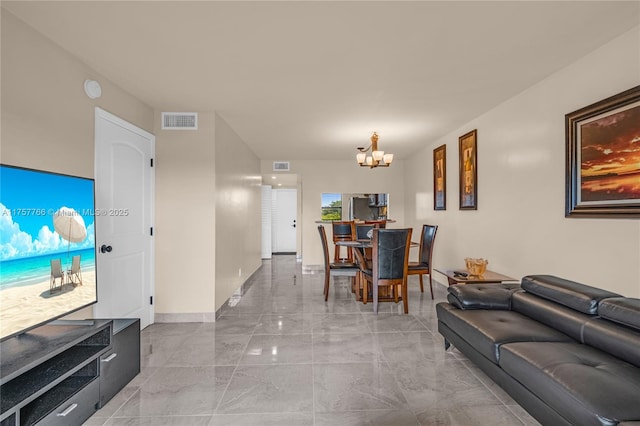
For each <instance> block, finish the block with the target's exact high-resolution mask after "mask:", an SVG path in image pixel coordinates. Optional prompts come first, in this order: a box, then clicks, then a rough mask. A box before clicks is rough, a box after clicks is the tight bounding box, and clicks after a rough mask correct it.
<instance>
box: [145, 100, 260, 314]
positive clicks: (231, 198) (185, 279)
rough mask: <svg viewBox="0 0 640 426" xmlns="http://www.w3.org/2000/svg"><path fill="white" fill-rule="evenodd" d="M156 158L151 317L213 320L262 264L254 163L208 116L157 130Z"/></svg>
mask: <svg viewBox="0 0 640 426" xmlns="http://www.w3.org/2000/svg"><path fill="white" fill-rule="evenodd" d="M157 115H158V117H159V115H160V112H157ZM156 158H157V167H156V228H157V232H156V238H157V239H156V295H157V300H158V302H157V304H156V314H157V319H159V320H160V321H185V320H188V321H213V320H214V314H215V311H216V309H218V308H219V307H220V306H221V305H222V304H223V303H224V302H225V301H226V300H227V299H228V298H229V297H230V296H231V294H232V293H233V292H234V291H235V290H236V289H237V288H238V287H240V285H242V283H243V282H244V281H245V280H246V279H247V278H248V277H249V276H250V275H251V274H252V273H253V272H255V271H256V270H257V269H258V267H260V264H261V261H260V229H261V225H260V162H259V160H258V158H257V157H256V156H255V154H253V152H252V151H251V150H250V149H249V148H248V147H247V145H246V144H245V143H244V142H243V141H242V139H240V137H239V136H238V135H237V134H236V133H235V132H234V131H233V129H231V128H230V127H229V125H228V124H227V123H226V122H225V121H224V120H223V119H222V118H221V117H220V116H218V115H217V114H215V113H200V114H199V116H198V130H195V131H176V130H173V131H167V130H161V129H160V128H159V127H157V128H156ZM256 236H257V237H256ZM239 272H240V273H239Z"/></svg>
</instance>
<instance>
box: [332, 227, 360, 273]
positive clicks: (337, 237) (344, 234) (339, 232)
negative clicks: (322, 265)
mask: <svg viewBox="0 0 640 426" xmlns="http://www.w3.org/2000/svg"><path fill="white" fill-rule="evenodd" d="M331 230H332V232H333V242H334V244H335V243H336V242H338V241H353V240H355V239H356V224H355V222H354V221H353V220H345V221H335V222H332V223H331ZM346 249H347V257H340V246H339V245H337V244H336V246H335V248H334V252H333V263H338V262H346V263H353V249H352V248H351V247H346Z"/></svg>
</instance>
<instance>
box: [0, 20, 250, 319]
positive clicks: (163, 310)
mask: <svg viewBox="0 0 640 426" xmlns="http://www.w3.org/2000/svg"><path fill="white" fill-rule="evenodd" d="M1 31H2V33H1V36H2V37H1V40H2V64H1V65H2V69H1V79H2V80H1V83H2V99H1V102H2V104H1V113H2V116H1V120H2V122H1V125H2V127H1V134H0V136H1V139H0V144H1V145H0V161H1V162H2V163H5V164H12V165H18V166H23V167H30V168H36V169H44V170H50V171H56V172H60V173H67V174H72V175H79V176H86V177H93V176H94V107H95V106H99V107H101V108H103V109H105V110H107V111H109V112H111V113H113V114H115V115H117V116H119V117H121V118H123V119H124V120H126V121H129V122H131V123H133V124H135V125H137V126H139V127H141V128H143V129H145V130H147V131H149V132H152V133H154V134H155V135H156V161H155V164H156V223H155V237H156V241H155V249H156V270H155V275H156V282H155V298H154V300H155V303H156V306H155V310H156V313H157V314H160V315H163V314H168V315H173V314H181V315H183V314H194V313H195V314H198V315H192V316H190V317H189V316H186V317H185V316H184V315H183V316H182V317H180V318H182V319H184V318H192V319H204V320H212V319H213V313H214V312H215V309H216V308H217V307H218V306H219V305H220V304H222V303H223V302H224V301H225V300H226V298H227V297H228V296H229V295H230V294H231V293H232V292H233V290H235V289H236V288H237V287H238V286H239V285H240V284H241V282H242V281H244V280H245V279H246V278H247V277H248V276H249V275H250V274H251V273H252V272H254V271H255V270H256V269H257V267H258V266H259V265H260V240H259V238H258V239H255V238H254V236H255V235H260V220H259V219H260V209H259V202H260V201H259V200H260V190H259V186H258V185H259V183H260V180H259V178H257V176H258V175H259V172H260V164H259V161H258V159H257V157H255V155H254V154H253V153H251V152H250V151H249V150H248V148H247V147H246V145H245V144H244V143H243V142H242V141H241V140H240V139H239V138H238V137H237V135H235V134H234V133H233V131H232V130H231V129H230V128H229V126H228V125H226V123H224V121H223V120H221V119H220V118H219V117H216V115H215V114H213V113H209V114H202V113H201V114H200V116H199V123H198V124H199V130H198V131H195V132H189V131H163V130H161V129H160V128H159V122H160V120H159V117H160V111H156V112H154V111H153V110H152V109H151V108H150V107H149V106H147V105H145V104H144V103H142V102H140V101H139V100H137V99H136V98H134V97H132V96H131V95H129V94H128V93H126V92H125V91H123V90H122V89H120V88H119V87H117V86H116V85H114V84H112V83H111V82H110V81H109V80H108V79H107V78H105V77H103V76H101V75H100V74H98V73H97V72H95V71H94V70H92V69H90V68H88V67H87V66H86V65H84V64H83V63H81V62H80V61H78V60H77V59H76V58H74V57H73V56H71V55H69V54H68V53H67V52H66V51H65V50H64V49H61V48H60V47H59V46H57V45H55V44H54V43H52V42H51V41H50V40H48V39H47V38H45V37H43V36H42V35H40V34H39V33H38V32H36V31H34V30H33V29H32V28H30V27H29V26H27V25H25V24H24V23H23V22H21V21H20V20H18V19H17V18H15V17H14V16H13V15H12V14H11V13H8V12H7V11H5V10H2V27H1ZM88 78H90V79H95V80H98V81H99V82H100V84H101V85H102V97H101V98H99V99H96V100H90V99H89V98H88V97H87V96H86V95H85V93H84V89H83V82H84V80H85V79H88ZM154 118H156V119H157V120H155V122H157V124H156V127H154ZM218 158H219V159H220V162H219V163H220V164H219V170H216V167H218V164H216V161H217V159H218ZM216 181H219V182H220V185H221V187H220V192H219V193H220V194H222V195H220V196H218V195H217V194H218V191H217V190H216ZM220 197H223V198H224V197H229V198H230V199H231V200H238V197H240V198H242V199H245V201H246V202H244V203H240V204H228V203H224V202H218V201H219V199H220ZM223 201H224V200H223ZM216 215H218V216H219V217H221V218H223V219H224V222H223V223H226V227H222V230H221V231H220V235H221V238H222V239H220V238H217V237H216ZM246 223H249V224H250V225H249V227H248V228H241V225H242V226H244V225H245V224H246ZM227 230H229V231H230V230H233V232H227ZM243 230H244V231H245V233H242V231H243ZM232 234H233V235H232ZM232 236H233V238H231V237H232ZM229 240H231V244H227V243H228V242H229ZM216 243H217V244H218V245H220V244H222V247H223V254H222V255H221V256H222V258H223V259H225V262H226V260H227V258H230V259H234V262H228V265H227V263H225V264H224V266H223V267H220V268H216ZM238 262H239V264H236V263H238ZM238 268H242V277H239V276H238ZM102 285H104V284H102ZM216 285H219V286H220V287H219V290H216ZM216 296H217V298H216ZM216 302H217V305H216ZM203 314H204V315H203ZM207 314H209V315H207ZM90 315H91V309H86V310H83V311H81V312H78V313H76V314H75V316H77V317H85V318H86V317H87V316H90ZM165 318H171V316H167V317H165ZM180 318H178V319H180Z"/></svg>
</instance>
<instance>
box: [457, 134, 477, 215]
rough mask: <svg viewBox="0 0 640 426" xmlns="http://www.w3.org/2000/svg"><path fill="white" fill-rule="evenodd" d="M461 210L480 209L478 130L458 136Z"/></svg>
mask: <svg viewBox="0 0 640 426" xmlns="http://www.w3.org/2000/svg"><path fill="white" fill-rule="evenodd" d="M458 146H459V150H460V153H459V162H460V164H459V169H460V173H459V179H458V181H459V185H460V210H477V209H478V130H476V129H474V130H472V131H470V132H469V133H466V134H464V135H462V136H460V138H458Z"/></svg>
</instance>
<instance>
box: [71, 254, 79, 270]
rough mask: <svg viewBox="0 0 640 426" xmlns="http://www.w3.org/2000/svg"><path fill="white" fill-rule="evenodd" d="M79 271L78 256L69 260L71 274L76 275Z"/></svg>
mask: <svg viewBox="0 0 640 426" xmlns="http://www.w3.org/2000/svg"><path fill="white" fill-rule="evenodd" d="M79 271H80V255H79V254H78V255H76V256H73V257H72V258H71V273H72V274H77V273H78V272H79Z"/></svg>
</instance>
